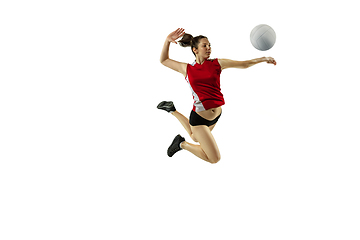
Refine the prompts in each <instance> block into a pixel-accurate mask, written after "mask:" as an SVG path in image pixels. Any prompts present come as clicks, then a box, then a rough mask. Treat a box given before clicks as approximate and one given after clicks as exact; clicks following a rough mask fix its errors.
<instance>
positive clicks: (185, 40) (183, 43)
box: [178, 33, 194, 47]
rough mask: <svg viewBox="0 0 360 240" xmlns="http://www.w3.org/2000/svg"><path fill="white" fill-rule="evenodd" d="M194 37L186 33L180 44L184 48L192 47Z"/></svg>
mask: <svg viewBox="0 0 360 240" xmlns="http://www.w3.org/2000/svg"><path fill="white" fill-rule="evenodd" d="M193 39H194V37H193V36H192V35H191V34H188V33H185V34H184V36H183V37H182V39H181V40H180V41H179V42H178V43H179V44H180V46H182V47H190V46H191V43H192V41H193Z"/></svg>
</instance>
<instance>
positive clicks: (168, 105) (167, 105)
mask: <svg viewBox="0 0 360 240" xmlns="http://www.w3.org/2000/svg"><path fill="white" fill-rule="evenodd" d="M157 108H158V109H162V110H165V111H167V112H169V113H172V112H175V111H176V109H175V106H174V103H173V102H171V101H170V102H167V101H162V102H161V103H159V105H158V106H157Z"/></svg>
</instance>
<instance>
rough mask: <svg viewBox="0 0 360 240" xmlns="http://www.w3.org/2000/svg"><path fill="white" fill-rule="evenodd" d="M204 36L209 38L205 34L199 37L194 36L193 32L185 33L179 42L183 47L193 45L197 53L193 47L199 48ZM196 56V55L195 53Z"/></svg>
mask: <svg viewBox="0 0 360 240" xmlns="http://www.w3.org/2000/svg"><path fill="white" fill-rule="evenodd" d="M203 38H207V37H205V36H203V35H199V36H197V37H193V36H192V35H191V34H188V33H185V34H184V36H183V37H182V39H181V40H180V41H179V42H178V43H179V44H180V46H182V47H191V51H192V52H193V54H194V55H195V53H194V51H193V48H195V49H198V46H199V43H200V40H201V39H203ZM195 56H196V55H195Z"/></svg>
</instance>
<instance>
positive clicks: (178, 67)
mask: <svg viewBox="0 0 360 240" xmlns="http://www.w3.org/2000/svg"><path fill="white" fill-rule="evenodd" d="M184 34H185V30H184V29H183V28H178V29H176V30H175V31H174V32H172V33H170V34H169V35H168V36H167V38H166V40H165V43H164V47H163V49H162V51H161V55H160V62H161V64H163V65H164V66H166V67H168V68H171V69H172V70H175V71H177V72H179V73H181V74H182V75H184V77H186V66H187V64H186V63H182V62H178V61H175V60H172V59H170V58H169V48H170V43H171V42H172V43H176V44H177V42H176V41H175V40H176V39H178V38H180V37H181V36H183V35H184Z"/></svg>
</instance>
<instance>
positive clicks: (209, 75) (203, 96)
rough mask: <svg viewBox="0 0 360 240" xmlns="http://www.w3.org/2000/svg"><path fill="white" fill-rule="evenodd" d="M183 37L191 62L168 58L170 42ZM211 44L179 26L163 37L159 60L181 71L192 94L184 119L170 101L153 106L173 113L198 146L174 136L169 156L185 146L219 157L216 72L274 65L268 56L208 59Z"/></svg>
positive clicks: (201, 155)
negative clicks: (188, 112)
mask: <svg viewBox="0 0 360 240" xmlns="http://www.w3.org/2000/svg"><path fill="white" fill-rule="evenodd" d="M180 37H183V38H182V39H181V40H180V41H178V42H179V44H180V46H182V47H191V51H192V52H193V54H194V55H195V57H196V59H195V61H194V62H193V63H192V64H186V63H182V62H177V61H175V60H172V59H170V58H169V48H170V43H175V44H177V42H176V40H177V39H178V38H180ZM210 54H211V45H210V42H209V40H208V39H207V37H205V36H202V35H200V36H197V37H193V36H191V35H190V34H187V33H185V30H184V29H183V28H178V29H177V30H175V31H174V32H172V33H170V34H169V36H167V38H166V41H165V44H164V47H163V49H162V52H161V56H160V62H161V63H162V64H163V65H164V66H166V67H169V68H171V69H173V70H175V71H177V72H179V73H181V74H182V75H183V76H184V77H185V79H186V81H187V83H188V84H189V86H190V89H191V91H192V94H193V99H194V106H193V109H192V111H191V114H190V118H189V119H187V118H186V117H185V116H184V115H182V114H181V113H179V112H178V111H176V108H175V106H174V103H173V102H166V101H163V102H161V103H160V104H159V105H158V106H157V108H158V109H162V110H165V111H167V112H169V113H171V114H172V115H173V116H175V117H176V118H177V119H178V120H179V121H180V123H181V124H182V125H183V127H184V128H185V129H186V131H187V132H188V133H189V135H190V137H191V138H192V140H194V141H195V142H198V143H199V144H200V145H195V144H191V143H188V142H186V141H185V138H183V137H182V136H180V135H177V136H176V137H175V139H174V140H173V142H172V144H171V145H170V147H169V148H168V152H167V153H168V156H169V157H172V156H173V155H174V154H175V153H176V152H178V151H180V150H181V149H185V150H187V151H189V152H191V153H193V154H194V155H195V156H197V157H199V158H201V159H203V160H205V161H207V162H210V163H217V162H218V161H219V160H220V151H219V148H218V146H217V144H216V142H215V139H214V137H213V135H212V134H211V131H212V130H213V129H214V127H215V125H216V123H217V121H218V120H219V118H220V116H221V113H222V109H221V106H222V105H224V104H225V101H224V98H223V95H222V93H221V89H220V73H221V71H222V70H224V69H226V68H248V67H251V66H253V65H255V64H258V63H261V62H267V63H271V64H274V65H276V61H275V60H274V59H273V58H271V57H263V58H257V59H253V60H249V61H234V60H229V59H210Z"/></svg>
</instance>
